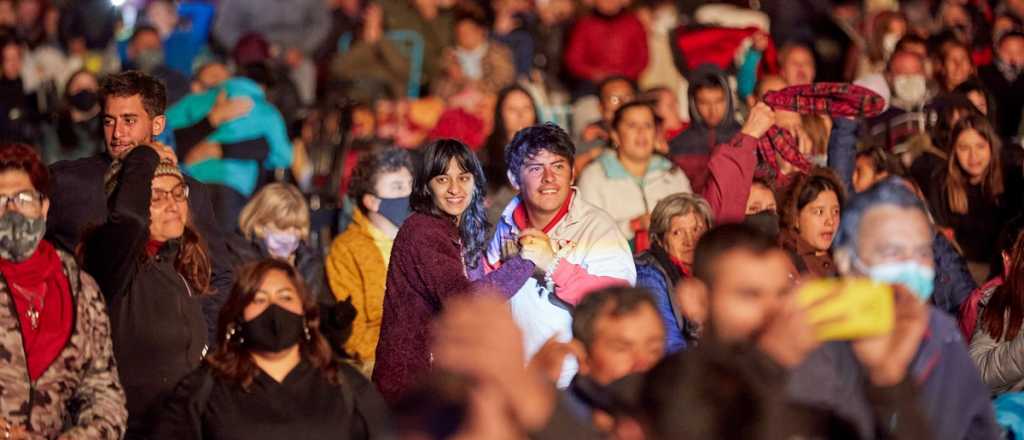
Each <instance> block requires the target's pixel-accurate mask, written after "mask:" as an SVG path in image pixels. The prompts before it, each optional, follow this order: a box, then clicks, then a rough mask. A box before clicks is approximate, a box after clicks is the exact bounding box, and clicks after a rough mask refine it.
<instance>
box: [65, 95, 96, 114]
mask: <svg viewBox="0 0 1024 440" xmlns="http://www.w3.org/2000/svg"><path fill="white" fill-rule="evenodd" d="M97 102H99V95H97V94H96V92H94V91H92V90H82V91H80V92H78V93H75V94H74V95H71V96H68V103H69V104H71V107H73V108H74V109H75V110H78V111H82V112H84V111H89V110H92V109H93V107H95V106H96V103H97Z"/></svg>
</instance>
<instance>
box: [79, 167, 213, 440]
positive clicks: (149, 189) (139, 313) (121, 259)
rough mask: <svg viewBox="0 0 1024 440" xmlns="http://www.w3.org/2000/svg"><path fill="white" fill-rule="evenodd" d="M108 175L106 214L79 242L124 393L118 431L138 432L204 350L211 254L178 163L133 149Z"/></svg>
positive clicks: (139, 435) (148, 425) (145, 431)
mask: <svg viewBox="0 0 1024 440" xmlns="http://www.w3.org/2000/svg"><path fill="white" fill-rule="evenodd" d="M107 182H108V185H107V188H108V191H109V194H108V197H109V201H108V205H109V206H110V213H109V215H108V216H107V219H106V222H104V223H103V224H102V225H100V226H99V227H98V228H96V229H95V230H93V231H92V232H91V233H89V234H87V237H86V238H85V240H84V250H83V253H84V260H85V267H86V269H87V270H88V272H89V273H91V274H92V275H93V276H94V277H96V281H97V282H98V283H99V285H100V288H101V290H102V291H103V295H104V296H105V297H106V300H107V306H108V310H109V315H110V321H111V330H112V331H111V337H112V339H113V343H114V357H115V358H116V359H117V367H118V370H119V371H120V376H121V383H122V385H124V390H125V395H126V397H127V401H128V405H127V406H128V432H127V434H126V436H125V438H128V439H131V438H144V437H147V436H148V430H149V429H150V428H151V427H152V426H154V424H155V419H156V418H157V417H158V414H157V412H158V411H157V409H158V408H159V406H160V403H161V401H162V400H163V399H164V398H165V397H166V396H167V395H168V393H170V392H171V391H172V389H173V387H174V385H175V384H176V383H178V381H179V380H181V378H182V377H184V376H185V375H186V374H188V373H189V372H190V371H192V370H194V369H195V368H196V367H198V366H199V364H200V361H202V359H203V356H204V355H205V353H206V349H207V328H206V321H205V320H204V319H203V313H202V310H201V308H200V298H201V297H202V296H203V295H204V294H206V293H207V292H209V291H210V259H209V256H208V255H209V254H208V252H207V249H206V246H205V245H204V244H203V240H202V239H201V237H200V236H199V234H198V233H197V232H196V230H195V228H194V227H192V222H191V217H190V215H189V205H188V186H186V184H185V180H184V178H183V177H182V174H181V171H179V170H178V166H177V164H176V163H174V162H172V161H168V160H164V161H161V158H160V156H159V155H158V154H157V151H156V150H155V149H153V148H136V149H134V150H132V151H131V152H130V153H128V155H127V156H126V157H125V158H124V161H123V163H122V166H121V168H120V170H119V171H118V172H117V173H116V174H114V175H110V176H107Z"/></svg>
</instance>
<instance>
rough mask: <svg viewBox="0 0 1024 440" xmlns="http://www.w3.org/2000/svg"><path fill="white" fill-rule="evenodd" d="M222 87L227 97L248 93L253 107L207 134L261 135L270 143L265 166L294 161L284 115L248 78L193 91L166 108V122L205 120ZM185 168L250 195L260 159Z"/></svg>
mask: <svg viewBox="0 0 1024 440" xmlns="http://www.w3.org/2000/svg"><path fill="white" fill-rule="evenodd" d="M221 90H226V91H227V95H228V98H236V97H240V96H247V97H249V98H250V99H252V101H253V104H254V105H253V108H252V111H251V112H250V113H249V114H248V115H246V116H243V117H241V118H238V119H235V120H232V121H229V122H225V123H223V124H221V125H220V126H218V127H217V129H216V130H215V131H214V132H213V134H211V135H210V136H209V137H207V140H208V141H211V142H217V143H220V144H231V143H237V142H242V141H248V140H253V139H258V138H260V137H262V138H264V139H265V140H266V141H267V145H268V146H269V147H270V149H269V154H267V158H266V160H264V161H263V164H262V165H263V168H265V169H278V168H287V167H290V166H291V164H292V144H291V141H290V140H289V139H288V131H287V128H286V126H285V122H284V118H282V117H281V113H280V112H278V111H277V108H275V107H274V105H273V104H271V103H270V102H269V101H267V98H266V95H265V94H264V93H263V89H261V88H260V86H259V85H257V84H256V83H255V82H253V81H251V80H249V79H246V78H232V79H229V80H227V81H225V82H224V84H222V85H220V86H219V87H217V88H214V89H210V90H208V91H206V92H203V93H193V94H190V95H188V96H186V97H184V98H182V99H181V100H180V101H178V102H177V103H176V104H174V106H172V107H171V108H170V109H168V110H167V125H168V126H169V128H170V129H171V131H173V130H177V129H181V128H184V127H189V126H192V125H195V124H196V123H198V122H200V121H202V120H203V118H205V117H206V115H207V114H208V113H210V109H211V108H212V107H213V103H214V101H215V100H216V99H217V95H218V94H219V93H220V92H221ZM185 172H186V173H188V174H190V175H191V176H192V177H194V178H195V179H196V180H198V181H200V182H203V183H216V184H220V185H224V186H227V187H229V188H232V189H234V190H235V191H238V192H239V193H241V194H242V195H244V196H246V197H249V196H251V195H252V193H253V191H254V190H255V189H256V184H257V182H258V180H259V173H260V163H259V162H257V161H255V160H248V159H208V160H204V161H202V162H199V163H196V164H193V165H188V166H186V167H185Z"/></svg>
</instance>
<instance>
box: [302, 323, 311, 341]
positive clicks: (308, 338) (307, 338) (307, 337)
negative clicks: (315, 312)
mask: <svg viewBox="0 0 1024 440" xmlns="http://www.w3.org/2000/svg"><path fill="white" fill-rule="evenodd" d="M302 331H304V332H306V340H307V341H308V340H310V338H311V336H309V325H307V324H306V323H305V322H303V323H302Z"/></svg>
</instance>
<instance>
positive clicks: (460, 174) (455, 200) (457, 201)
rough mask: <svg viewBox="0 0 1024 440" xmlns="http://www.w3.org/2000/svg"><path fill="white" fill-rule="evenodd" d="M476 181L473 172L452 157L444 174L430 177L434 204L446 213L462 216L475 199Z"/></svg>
mask: <svg viewBox="0 0 1024 440" xmlns="http://www.w3.org/2000/svg"><path fill="white" fill-rule="evenodd" d="M474 183H475V179H474V178H473V173H470V172H469V171H466V170H464V169H462V167H461V166H460V165H459V161H458V160H456V159H455V158H452V159H451V160H449V161H448V167H447V168H445V172H444V174H441V175H437V176H434V177H433V178H432V179H430V183H429V185H430V194H431V195H432V196H433V199H434V205H435V206H437V208H438V209H440V210H441V212H443V213H445V214H448V215H450V216H452V217H455V218H457V219H458V218H461V217H462V213H463V212H465V211H466V208H468V207H469V204H470V203H471V202H472V200H473V192H474V186H473V185H474Z"/></svg>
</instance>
